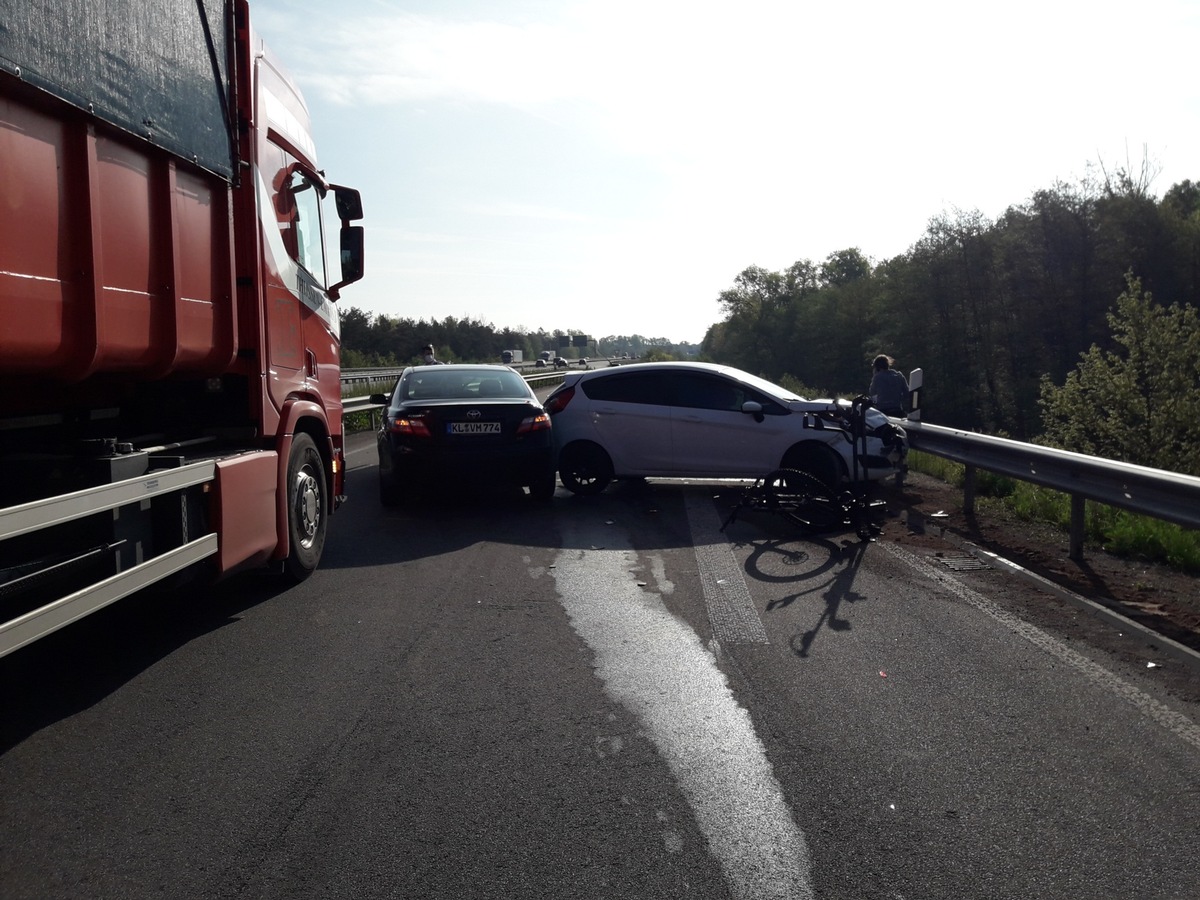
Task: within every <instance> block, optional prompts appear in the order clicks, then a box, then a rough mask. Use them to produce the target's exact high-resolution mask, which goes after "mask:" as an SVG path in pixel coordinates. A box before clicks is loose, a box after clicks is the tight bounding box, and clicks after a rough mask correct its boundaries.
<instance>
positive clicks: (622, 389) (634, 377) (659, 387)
mask: <svg viewBox="0 0 1200 900" xmlns="http://www.w3.org/2000/svg"><path fill="white" fill-rule="evenodd" d="M668 375H670V373H669V372H629V373H626V374H621V375H610V376H607V377H604V378H591V379H585V380H584V381H583V382H582V383H581V384H580V387H582V388H583V392H584V393H585V394H587V396H588V398H589V399H591V400H608V401H610V402H614V403H645V404H649V405H654V406H669V405H670V404H671V382H670V378H668V377H666V376H668Z"/></svg>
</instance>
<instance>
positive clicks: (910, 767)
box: [0, 436, 1200, 900]
mask: <svg viewBox="0 0 1200 900" xmlns="http://www.w3.org/2000/svg"><path fill="white" fill-rule="evenodd" d="M350 465H351V469H350V473H349V489H350V494H351V500H350V501H349V502H348V504H347V505H346V506H345V507H343V509H342V510H341V511H339V513H338V514H337V515H336V516H335V517H334V520H333V525H334V528H333V532H332V535H331V538H330V542H329V544H328V546H327V549H326V555H325V558H324V560H323V562H322V566H321V569H320V570H319V571H318V572H317V573H316V574H315V575H314V576H313V577H312V578H311V579H310V580H309V581H308V582H306V583H304V584H303V585H300V586H299V587H296V588H293V589H291V590H286V591H285V590H281V589H280V588H279V587H278V585H277V584H276V583H275V582H274V581H273V579H271V578H269V577H267V576H266V575H265V574H261V573H259V574H251V575H247V576H242V577H239V578H236V579H232V580H230V581H229V582H226V583H224V584H222V585H220V586H219V587H218V588H216V589H214V590H212V591H210V592H209V593H208V594H206V595H205V596H203V597H201V598H198V599H197V598H192V597H189V596H187V595H185V594H172V593H166V592H159V593H157V594H147V595H145V596H139V597H135V598H130V599H129V600H126V601H123V602H122V603H120V604H117V605H116V606H114V607H112V608H110V609H108V610H105V611H104V612H102V613H99V614H97V615H95V616H93V617H91V618H90V619H88V620H85V621H83V622H80V623H78V624H77V625H75V626H73V627H71V628H69V629H66V630H64V631H62V632H60V633H58V634H56V635H53V636H51V637H50V638H47V639H45V640H43V641H41V642H38V643H36V644H34V645H32V646H30V647H27V648H25V649H23V650H22V651H19V652H18V653H15V654H13V655H11V656H9V657H6V658H5V659H3V660H0V691H2V693H0V702H2V708H3V723H2V730H0V797H2V798H3V799H2V800H0V896H3V897H4V898H6V900H18V898H38V900H44V898H55V897H63V898H68V897H69V898H80V897H89V898H90V897H94V898H108V897H114V898H115V897H122V898H143V897H160V896H170V897H205V898H208V897H213V898H225V897H230V898H232V897H245V898H276V897H278V898H310V897H311V898H329V897H347V898H376V897H380V898H382V897H396V898H401V897H402V898H426V897H429V898H433V897H453V898H525V897H530V898H534V897H536V898H543V897H544V898H658V897H663V898H669V897H690V898H695V897H704V898H710V897H711V898H725V897H731V898H739V900H740V898H804V897H820V898H847V900H850V898H854V900H866V898H905V900H916V898H989V900H995V898H1010V897H1011V898H1030V897H1038V898H1072V900H1077V898H1093V897H1094V898H1106V900H1107V898H1124V897H1129V898H1133V897H1137V898H1192V897H1198V896H1200V867H1197V866H1196V865H1195V862H1194V849H1195V847H1196V845H1197V839H1198V838H1200V815H1197V813H1198V812H1200V724H1198V722H1200V706H1198V705H1197V703H1196V702H1195V700H1196V698H1195V697H1190V696H1181V695H1178V694H1172V693H1170V692H1168V691H1167V690H1165V689H1164V688H1163V686H1162V683H1161V682H1159V681H1157V680H1156V678H1155V676H1156V674H1157V671H1156V669H1153V668H1149V669H1147V668H1144V664H1142V663H1140V662H1138V661H1137V660H1136V659H1134V658H1133V657H1130V656H1125V657H1117V656H1112V655H1110V654H1109V653H1108V652H1107V651H1106V650H1104V649H1101V648H1096V647H1093V646H1091V645H1090V644H1089V643H1088V642H1087V641H1085V640H1083V639H1081V634H1082V632H1081V631H1079V630H1078V629H1076V627H1075V624H1074V623H1072V622H1071V621H1070V620H1069V617H1068V619H1065V620H1063V621H1053V620H1050V619H1048V618H1041V617H1039V618H1037V619H1036V620H1031V619H1029V618H1027V617H1023V616H1022V615H1020V614H1019V613H1018V612H1016V611H1014V610H1018V609H1020V608H1021V606H1022V604H1021V603H1016V602H1010V596H1009V595H1010V594H1011V592H1012V591H1013V590H1015V588H1013V587H1011V586H1004V585H1002V584H1000V583H999V582H997V581H995V580H994V579H989V578H987V577H978V576H976V575H975V574H974V573H969V572H968V573H955V572H952V571H949V570H946V569H944V568H942V567H938V566H935V565H934V564H933V563H932V562H931V561H930V559H929V557H928V555H925V554H922V553H921V552H919V551H916V550H914V549H912V548H911V547H906V546H904V545H903V544H902V543H897V542H895V541H893V540H892V539H891V538H890V537H889V534H888V532H887V531H886V530H885V533H884V535H883V536H882V538H881V539H880V540H879V541H876V542H872V543H867V544H864V543H860V542H858V541H857V540H856V539H855V538H854V536H853V535H852V534H845V535H834V536H829V537H826V538H821V539H811V540H805V539H801V538H800V537H799V536H798V535H797V534H796V533H795V531H794V530H792V528H791V526H790V525H789V524H788V523H786V522H785V521H783V520H781V519H779V518H777V517H772V516H770V515H768V514H764V513H755V514H747V515H743V516H741V517H740V518H739V519H738V521H737V522H735V523H734V524H732V525H731V526H730V527H729V528H728V529H727V530H726V531H725V532H721V531H720V526H721V523H722V520H723V518H724V516H725V513H726V512H727V510H728V508H729V504H730V503H731V502H732V501H733V499H735V498H736V496H737V489H736V488H735V487H732V486H724V487H722V486H711V485H709V486H698V485H688V484H685V483H681V482H654V483H651V484H642V485H629V486H625V485H622V484H617V485H614V486H613V487H611V488H610V489H609V490H608V491H607V492H606V493H605V494H604V495H602V496H600V497H597V498H589V499H584V498H574V497H571V496H570V495H568V494H567V493H566V492H565V491H563V490H561V489H560V491H559V495H558V496H557V497H556V498H555V500H554V502H553V503H552V504H549V505H548V506H542V505H537V504H533V503H530V502H528V501H527V499H526V498H524V497H523V496H516V495H510V494H498V495H496V496H492V497H483V498H479V497H455V496H453V495H446V496H438V497H435V498H433V499H431V500H429V501H427V502H425V503H422V504H419V505H416V506H413V507H408V508H404V509H401V510H383V509H382V508H381V507H380V506H379V505H378V503H377V500H376V498H375V471H374V460H373V448H372V446H371V443H370V437H369V436H357V437H356V438H355V440H354V441H353V442H352V451H351V455H350ZM1020 590H1028V589H1027V588H1024V587H1022V588H1020ZM1024 602H1027V598H1025V601H1024Z"/></svg>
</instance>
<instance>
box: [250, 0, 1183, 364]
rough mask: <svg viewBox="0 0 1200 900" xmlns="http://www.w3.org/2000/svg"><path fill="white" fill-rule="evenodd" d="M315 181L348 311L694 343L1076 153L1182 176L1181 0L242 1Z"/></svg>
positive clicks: (997, 208) (1054, 169)
mask: <svg viewBox="0 0 1200 900" xmlns="http://www.w3.org/2000/svg"><path fill="white" fill-rule="evenodd" d="M251 8H252V14H253V15H254V18H255V21H256V23H257V28H258V30H259V33H260V34H261V35H262V36H263V38H264V39H265V40H266V41H267V43H268V44H269V45H270V46H271V47H272V48H273V49H274V51H275V52H276V53H277V54H279V56H280V57H282V59H283V60H284V62H285V64H286V65H287V66H288V67H289V68H290V69H291V70H292V73H293V75H294V76H295V77H296V79H297V81H298V82H299V84H300V86H301V89H302V90H303V91H304V94H305V98H306V100H307V101H308V105H309V109H310V111H311V113H312V115H313V120H314V128H315V132H316V141H317V146H318V154H319V157H320V162H321V165H322V167H323V168H324V169H325V170H326V173H327V175H328V177H329V178H330V180H332V181H334V182H335V183H339V184H346V185H350V186H353V187H357V188H359V189H360V190H361V191H362V194H363V204H364V207H365V210H366V217H365V219H364V221H363V224H364V225H365V226H366V229H367V270H366V271H367V275H366V278H365V279H364V280H363V281H362V282H360V283H359V284H356V285H352V286H351V287H349V288H347V289H346V290H345V292H344V293H343V295H342V297H343V299H342V303H344V304H345V305H346V306H356V307H358V308H360V309H364V310H368V311H370V312H372V313H383V314H387V315H390V316H397V317H399V316H408V317H412V318H415V319H421V318H424V319H430V318H437V319H442V318H445V317H446V316H454V317H456V318H473V319H478V320H481V321H484V322H490V323H491V324H493V325H495V326H496V327H498V328H503V327H513V328H523V329H528V330H537V329H539V328H544V329H547V330H551V331H552V330H554V329H563V330H566V331H570V332H573V333H578V332H583V333H587V334H589V335H591V336H592V337H603V336H605V335H612V334H641V335H644V336H646V337H665V338H669V339H671V340H672V341H676V342H678V341H690V342H693V343H699V341H700V340H701V339H702V338H703V336H704V333H705V331H706V330H707V328H708V327H709V326H710V325H712V324H713V323H714V322H717V321H719V320H720V318H721V314H720V308H719V306H718V304H717V296H718V295H719V294H720V292H721V291H723V290H725V289H726V288H729V287H731V286H732V284H733V281H734V279H735V278H736V277H737V275H738V273H739V272H741V271H742V270H743V269H745V268H746V267H747V266H751V265H759V266H763V267H765V268H767V269H771V270H782V269H784V268H786V267H787V266H789V265H791V264H792V263H793V262H795V261H796V260H799V259H810V260H813V261H815V262H820V261H822V260H823V259H825V257H827V256H828V255H829V254H830V253H833V252H835V251H838V250H843V249H847V248H849V247H858V248H859V249H860V250H861V251H862V252H863V253H864V254H865V255H866V256H868V257H869V258H871V259H873V260H876V261H881V260H884V259H887V258H890V257H893V256H896V255H898V254H901V253H904V252H905V251H907V250H908V249H909V248H910V247H911V246H912V245H913V244H914V243H916V242H917V241H918V240H919V239H920V238H921V237H922V235H923V234H924V232H925V228H926V225H927V224H928V222H929V220H930V219H931V218H933V217H935V216H937V215H940V214H942V213H946V212H953V211H954V210H955V209H960V210H976V209H977V210H980V211H981V212H983V213H984V214H985V215H986V216H988V217H989V218H995V217H996V216H998V215H999V214H1001V213H1002V212H1003V211H1004V209H1005V208H1006V207H1008V206H1010V205H1014V204H1019V203H1023V202H1024V201H1026V200H1028V199H1029V197H1030V196H1031V195H1032V194H1033V192H1034V191H1036V190H1039V189H1041V188H1049V187H1053V185H1054V184H1055V182H1056V181H1060V180H1061V181H1067V182H1075V181H1078V179H1080V178H1081V177H1082V176H1083V175H1084V174H1085V173H1086V171H1087V168H1088V166H1089V164H1092V165H1094V164H1097V163H1100V162H1102V163H1103V164H1104V165H1105V166H1106V167H1107V168H1108V169H1109V170H1110V171H1111V170H1112V169H1114V168H1118V167H1125V168H1128V169H1130V170H1131V171H1133V172H1138V171H1140V168H1141V165H1142V160H1143V157H1144V156H1148V157H1149V159H1150V161H1151V163H1152V165H1153V167H1154V169H1155V170H1157V171H1158V175H1157V177H1156V178H1155V180H1154V182H1153V184H1152V190H1153V191H1154V193H1156V194H1157V195H1159V196H1161V194H1162V193H1163V192H1165V191H1166V190H1167V189H1168V188H1169V187H1170V186H1171V185H1172V184H1174V183H1176V182H1179V181H1182V180H1184V179H1191V180H1193V181H1200V79H1197V78H1196V77H1195V72H1194V66H1195V58H1196V48H1197V47H1200V2H1197V0H1143V2H1141V3H1138V4H1132V3H1129V2H1127V0H1122V2H1119V3H1115V2H1110V0H1090V2H1075V0H1071V2H1061V0H1009V2H1007V3H1005V4H974V3H964V2H962V0H953V2H942V0H908V2H904V3H899V2H896V0H884V2H877V0H861V2H835V0H816V2H808V0H773V2H764V0H736V2H725V3H712V2H706V0H342V2H339V3H331V2H329V0H251Z"/></svg>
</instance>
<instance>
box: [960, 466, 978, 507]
mask: <svg viewBox="0 0 1200 900" xmlns="http://www.w3.org/2000/svg"><path fill="white" fill-rule="evenodd" d="M963 514H964V515H968V516H973V515H975V467H974V466H973V465H971V464H970V463H967V464H966V465H965V466H963Z"/></svg>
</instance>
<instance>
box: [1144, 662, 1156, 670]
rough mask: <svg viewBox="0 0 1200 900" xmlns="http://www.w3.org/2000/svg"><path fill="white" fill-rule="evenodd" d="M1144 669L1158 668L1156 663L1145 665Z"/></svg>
mask: <svg viewBox="0 0 1200 900" xmlns="http://www.w3.org/2000/svg"><path fill="white" fill-rule="evenodd" d="M1146 668H1147V669H1157V668H1158V663H1156V662H1149V663H1146Z"/></svg>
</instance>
